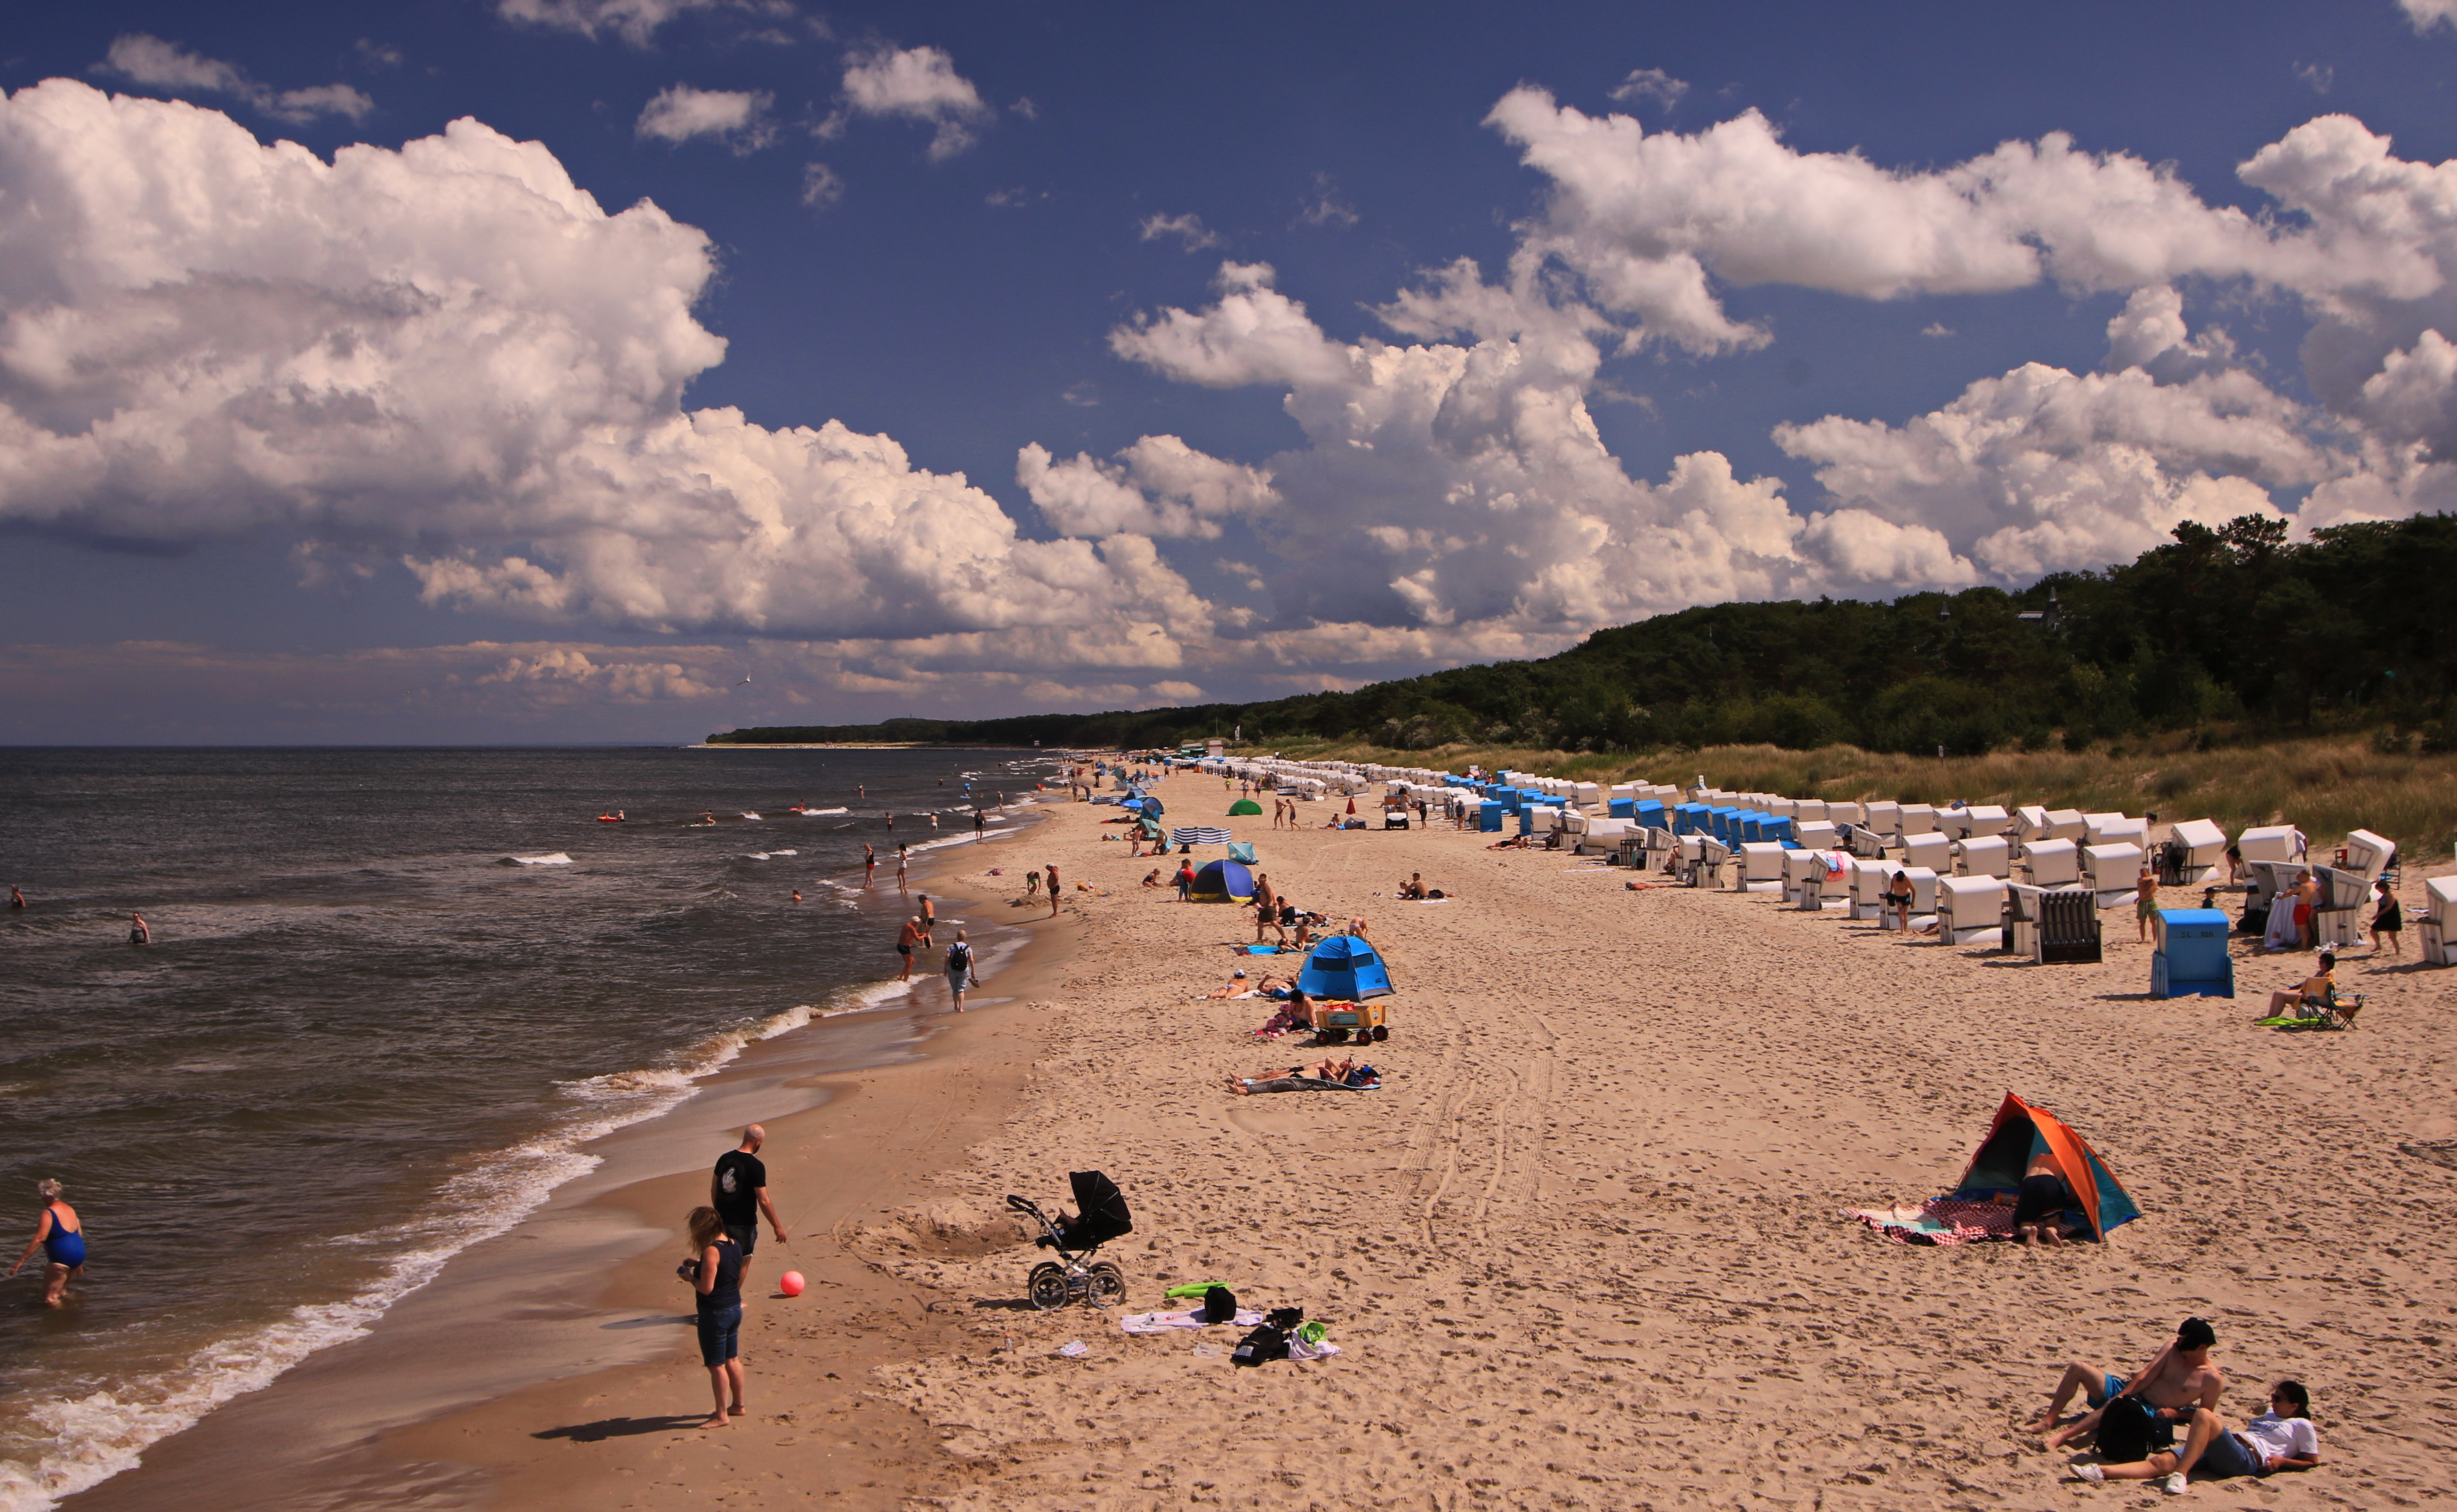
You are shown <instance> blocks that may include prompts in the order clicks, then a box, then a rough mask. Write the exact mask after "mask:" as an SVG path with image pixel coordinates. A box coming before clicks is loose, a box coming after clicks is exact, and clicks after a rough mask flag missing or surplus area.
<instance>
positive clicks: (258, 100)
mask: <svg viewBox="0 0 2457 1512" xmlns="http://www.w3.org/2000/svg"><path fill="white" fill-rule="evenodd" d="M98 72H103V73H108V74H111V75H113V76H114V77H117V78H123V79H126V80H127V81H128V82H130V83H132V84H141V85H144V86H146V87H148V88H151V89H160V90H195V91H200V92H203V93H211V94H227V95H230V96H231V97H232V98H234V99H238V100H243V101H245V102H246V103H247V104H248V105H250V106H252V107H254V108H255V109H257V110H258V111H261V112H263V113H264V114H267V115H271V116H273V117H275V118H276V119H278V120H284V121H289V122H292V123H293V124H298V125H304V124H305V123H307V122H309V121H312V120H314V119H316V118H317V117H318V116H320V115H341V116H346V117H347V118H349V119H351V120H354V121H355V120H359V119H361V118H363V117H364V116H365V115H366V114H367V113H368V112H369V111H372V110H374V109H375V108H376V102H375V101H373V100H371V99H369V98H367V96H366V95H364V94H362V93H360V92H359V91H357V90H355V89H352V88H351V87H350V86H349V85H347V84H316V85H310V86H308V87H307V88H305V89H296V90H276V89H273V88H270V87H268V86H266V85H263V84H260V83H258V82H257V81H256V80H255V79H254V78H251V77H250V76H249V75H248V72H247V71H246V70H244V69H242V68H240V67H239V66H238V65H237V64H236V63H225V62H223V61H222V60H220V59H219V58H209V57H204V56H202V55H200V54H198V53H195V52H189V51H188V50H187V49H185V48H183V47H181V46H179V45H178V44H177V43H175V42H166V41H164V40H163V39H162V38H160V37H157V36H153V35H149V34H148V33H146V32H142V31H133V32H129V33H126V34H124V35H121V36H118V37H115V38H114V39H113V41H112V44H111V52H109V54H108V55H106V56H105V57H104V59H103V61H102V63H101V64H100V65H99V66H98Z"/></svg>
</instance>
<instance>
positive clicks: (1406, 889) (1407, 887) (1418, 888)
mask: <svg viewBox="0 0 2457 1512" xmlns="http://www.w3.org/2000/svg"><path fill="white" fill-rule="evenodd" d="M1399 896H1400V897H1402V898H1422V897H1424V896H1425V874H1424V873H1422V872H1410V873H1409V874H1408V880H1406V881H1404V882H1401V883H1400V884H1399Z"/></svg>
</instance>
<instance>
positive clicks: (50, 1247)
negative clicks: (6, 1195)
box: [9, 1181, 85, 1307]
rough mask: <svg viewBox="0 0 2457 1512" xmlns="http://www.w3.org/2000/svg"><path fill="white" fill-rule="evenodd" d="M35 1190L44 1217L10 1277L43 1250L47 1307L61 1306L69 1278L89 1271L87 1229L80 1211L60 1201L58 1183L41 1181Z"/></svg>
mask: <svg viewBox="0 0 2457 1512" xmlns="http://www.w3.org/2000/svg"><path fill="white" fill-rule="evenodd" d="M34 1190H35V1191H38V1192H41V1193H42V1195H43V1215H42V1217H41V1218H39V1219H37V1220H36V1221H35V1224H34V1236H33V1237H32V1238H31V1239H29V1240H27V1241H26V1253H23V1254H21V1255H19V1256H17V1263H16V1264H15V1265H12V1266H10V1267H9V1274H10V1275H15V1274H17V1273H18V1272H19V1271H22V1270H24V1269H25V1268H26V1262H27V1261H29V1260H31V1259H32V1258H33V1257H34V1252H35V1251H36V1250H40V1251H42V1252H43V1258H44V1260H45V1261H46V1262H47V1265H46V1270H45V1274H44V1276H43V1305H44V1306H45V1307H57V1306H59V1305H60V1300H61V1298H63V1297H65V1296H67V1295H68V1290H69V1277H70V1276H72V1275H76V1274H81V1273H83V1272H84V1270H85V1226H84V1225H83V1224H81V1223H79V1222H78V1221H77V1215H76V1210H75V1209H74V1208H72V1207H70V1206H69V1205H68V1204H67V1203H65V1202H62V1201H61V1200H60V1184H59V1183H58V1182H56V1181H38V1182H36V1183H35V1184H34Z"/></svg>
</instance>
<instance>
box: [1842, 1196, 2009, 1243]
mask: <svg viewBox="0 0 2457 1512" xmlns="http://www.w3.org/2000/svg"><path fill="white" fill-rule="evenodd" d="M1843 1216H1845V1217H1847V1218H1856V1219H1858V1220H1859V1221H1860V1222H1862V1223H1865V1224H1867V1225H1868V1226H1869V1228H1871V1229H1874V1230H1876V1231H1877V1232H1879V1233H1882V1234H1884V1235H1885V1236H1886V1237H1887V1238H1889V1239H1891V1240H1892V1241H1893V1242H1894V1243H1896V1244H1939V1245H1942V1244H1972V1243H1974V1242H1976V1241H1978V1240H1981V1239H2010V1238H2012V1237H2013V1209H2011V1208H2008V1207H2005V1206H2003V1205H2001V1204H1998V1203H1993V1202H1972V1201H1971V1200H1969V1199H1968V1198H1962V1197H1931V1198H1930V1199H1929V1200H1928V1201H1926V1202H1923V1203H1921V1204H1920V1205H1919V1206H1918V1207H1916V1208H1847V1209H1845V1210H1844V1212H1843Z"/></svg>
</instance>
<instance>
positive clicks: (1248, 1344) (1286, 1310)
mask: <svg viewBox="0 0 2457 1512" xmlns="http://www.w3.org/2000/svg"><path fill="white" fill-rule="evenodd" d="M1304 1321H1305V1309H1304V1308H1301V1307H1275V1308H1273V1309H1271V1311H1270V1312H1269V1313H1267V1314H1265V1315H1263V1326H1262V1327H1260V1328H1258V1329H1256V1330H1254V1332H1252V1333H1250V1334H1249V1335H1247V1336H1245V1337H1244V1338H1241V1339H1239V1340H1238V1341H1237V1347H1236V1348H1235V1349H1233V1350H1230V1351H1229V1360H1230V1361H1231V1362H1232V1363H1234V1364H1239V1365H1260V1364H1262V1363H1263V1362H1264V1361H1266V1360H1273V1359H1286V1358H1288V1357H1289V1336H1290V1334H1293V1333H1295V1332H1296V1330H1297V1327H1298V1325H1300V1324H1302V1323H1303V1322H1304Z"/></svg>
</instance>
